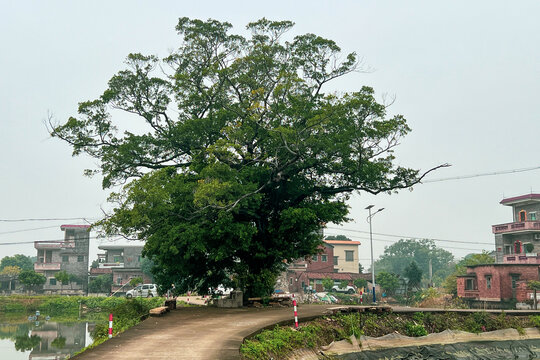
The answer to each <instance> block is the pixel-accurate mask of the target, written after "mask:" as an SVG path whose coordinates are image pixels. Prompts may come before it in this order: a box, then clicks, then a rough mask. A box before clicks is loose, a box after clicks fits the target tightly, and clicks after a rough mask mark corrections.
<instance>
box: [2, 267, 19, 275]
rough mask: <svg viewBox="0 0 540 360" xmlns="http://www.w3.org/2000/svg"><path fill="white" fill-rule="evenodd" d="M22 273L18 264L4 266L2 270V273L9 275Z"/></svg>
mask: <svg viewBox="0 0 540 360" xmlns="http://www.w3.org/2000/svg"><path fill="white" fill-rule="evenodd" d="M20 273H21V268H20V267H18V266H12V265H8V266H4V268H3V269H2V270H1V271H0V275H9V276H15V275H19V274H20Z"/></svg>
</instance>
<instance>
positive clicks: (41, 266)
mask: <svg viewBox="0 0 540 360" xmlns="http://www.w3.org/2000/svg"><path fill="white" fill-rule="evenodd" d="M34 270H35V271H39V270H41V271H43V270H60V263H53V262H50V263H34Z"/></svg>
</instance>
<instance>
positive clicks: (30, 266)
mask: <svg viewBox="0 0 540 360" xmlns="http://www.w3.org/2000/svg"><path fill="white" fill-rule="evenodd" d="M6 266H17V267H18V268H19V269H21V270H34V262H33V261H32V259H31V258H30V257H29V256H26V255H22V254H16V255H13V256H5V257H3V258H2V260H0V271H2V270H3V269H4V268H5V267H6Z"/></svg>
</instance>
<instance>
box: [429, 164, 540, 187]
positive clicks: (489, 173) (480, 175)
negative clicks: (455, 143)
mask: <svg viewBox="0 0 540 360" xmlns="http://www.w3.org/2000/svg"><path fill="white" fill-rule="evenodd" d="M538 169H540V166H533V167H528V168H521V169H511V170H500V171H492V172H487V173H480V174H472V175H461V176H452V177H447V178H439V179H432V180H423V181H422V183H424V184H425V183H433V182H441V181H450V180H463V179H471V178H476V177H483V176H496V175H505V174H513V173H520V172H525V171H532V170H538Z"/></svg>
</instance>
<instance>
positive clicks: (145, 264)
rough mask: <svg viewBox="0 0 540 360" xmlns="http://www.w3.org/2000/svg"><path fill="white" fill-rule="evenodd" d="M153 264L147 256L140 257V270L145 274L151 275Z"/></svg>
mask: <svg viewBox="0 0 540 360" xmlns="http://www.w3.org/2000/svg"><path fill="white" fill-rule="evenodd" d="M154 266H155V264H154V262H153V261H152V260H151V259H148V258H147V257H143V258H142V259H141V271H142V273H143V274H145V275H146V276H149V277H152V276H153V272H152V269H153V268H154Z"/></svg>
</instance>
